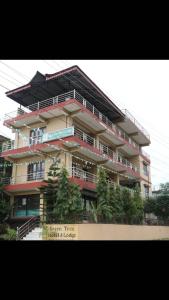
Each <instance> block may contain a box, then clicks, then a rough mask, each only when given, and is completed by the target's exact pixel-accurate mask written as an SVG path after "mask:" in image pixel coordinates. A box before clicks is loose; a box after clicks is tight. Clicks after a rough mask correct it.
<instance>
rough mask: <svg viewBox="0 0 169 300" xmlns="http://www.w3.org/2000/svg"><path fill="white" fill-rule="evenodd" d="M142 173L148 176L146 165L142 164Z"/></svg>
mask: <svg viewBox="0 0 169 300" xmlns="http://www.w3.org/2000/svg"><path fill="white" fill-rule="evenodd" d="M143 173H144V175H146V176H148V165H147V164H145V163H143Z"/></svg>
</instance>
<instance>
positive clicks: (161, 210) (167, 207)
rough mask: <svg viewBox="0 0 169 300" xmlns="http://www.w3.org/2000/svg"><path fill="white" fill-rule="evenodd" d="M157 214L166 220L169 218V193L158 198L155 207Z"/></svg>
mask: <svg viewBox="0 0 169 300" xmlns="http://www.w3.org/2000/svg"><path fill="white" fill-rule="evenodd" d="M154 213H155V215H156V216H157V217H158V218H159V219H161V220H163V221H164V223H165V222H166V221H168V219H169V195H166V194H163V195H160V196H158V197H157V198H156V204H155V209H154Z"/></svg>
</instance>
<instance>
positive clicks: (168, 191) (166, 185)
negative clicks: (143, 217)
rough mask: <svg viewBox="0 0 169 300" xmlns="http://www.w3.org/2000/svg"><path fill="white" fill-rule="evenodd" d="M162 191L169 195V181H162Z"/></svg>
mask: <svg viewBox="0 0 169 300" xmlns="http://www.w3.org/2000/svg"><path fill="white" fill-rule="evenodd" d="M160 191H161V193H162V194H168V195H169V182H166V183H161V184H160Z"/></svg>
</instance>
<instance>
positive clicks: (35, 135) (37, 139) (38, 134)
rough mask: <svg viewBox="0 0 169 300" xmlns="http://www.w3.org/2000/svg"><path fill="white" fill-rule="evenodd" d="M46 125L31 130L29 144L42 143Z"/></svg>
mask: <svg viewBox="0 0 169 300" xmlns="http://www.w3.org/2000/svg"><path fill="white" fill-rule="evenodd" d="M44 129H45V127H42V128H35V129H32V130H31V131H30V138H29V144H30V145H34V144H40V143H42V136H43V134H44Z"/></svg>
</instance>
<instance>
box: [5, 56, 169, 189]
mask: <svg viewBox="0 0 169 300" xmlns="http://www.w3.org/2000/svg"><path fill="white" fill-rule="evenodd" d="M73 65H78V66H79V67H80V68H81V69H82V70H83V71H84V72H85V73H86V74H87V75H88V76H89V77H90V78H91V79H92V80H93V81H94V82H95V83H96V84H97V85H98V86H99V87H100V88H101V89H102V91H103V92H104V93H105V94H106V95H107V96H108V97H109V98H110V99H111V100H112V101H113V102H114V103H115V104H116V105H117V106H118V107H119V108H120V109H124V108H126V109H127V110H129V111H130V113H132V115H133V116H134V117H135V118H136V120H137V121H139V123H141V125H142V126H143V127H144V128H145V129H146V130H147V131H148V132H149V134H150V138H151V145H150V146H148V147H144V148H143V150H145V151H146V152H147V153H148V154H150V157H151V178H152V187H153V188H156V189H157V188H158V185H159V184H160V183H165V182H168V181H169V133H168V130H169V60H0V134H5V135H7V136H8V137H10V138H13V137H14V136H13V134H12V133H11V130H10V129H8V128H7V127H5V126H3V118H4V115H5V114H6V113H10V112H12V111H15V110H16V109H17V107H18V106H19V105H18V104H17V103H15V102H14V101H13V100H11V99H10V98H8V97H6V95H5V92H6V91H7V90H11V89H15V88H17V87H20V86H22V85H24V84H27V83H28V82H29V81H30V80H31V79H32V78H33V77H34V75H35V73H36V72H37V71H39V72H41V73H42V74H47V73H48V74H51V73H55V72H58V71H60V70H62V69H65V68H67V67H70V66H73Z"/></svg>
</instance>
